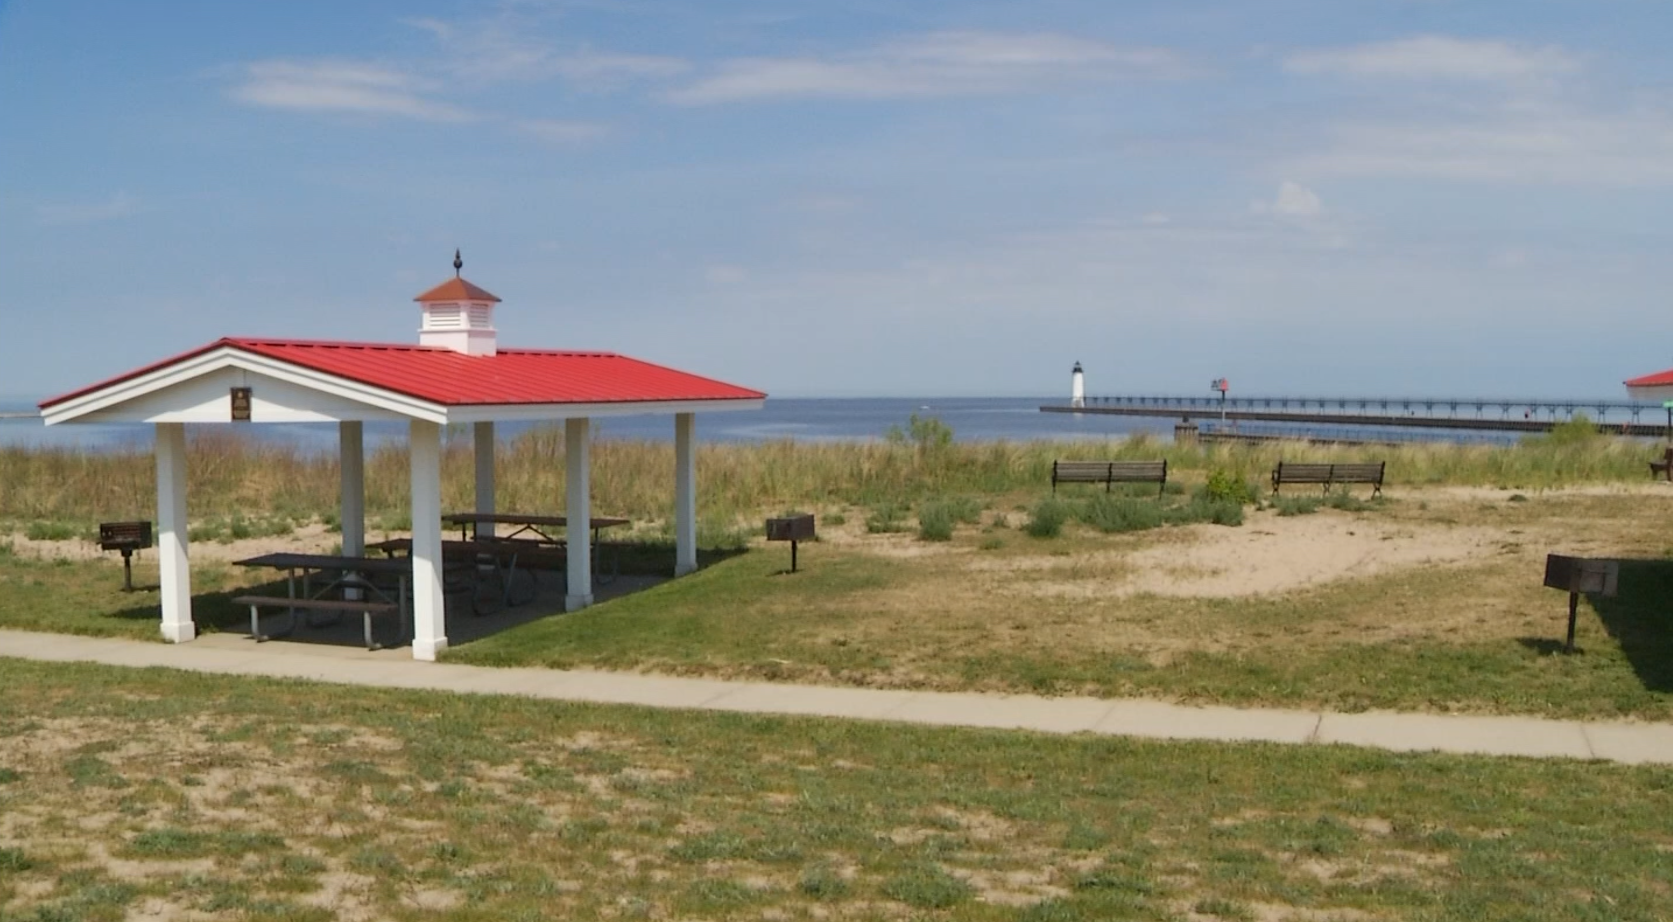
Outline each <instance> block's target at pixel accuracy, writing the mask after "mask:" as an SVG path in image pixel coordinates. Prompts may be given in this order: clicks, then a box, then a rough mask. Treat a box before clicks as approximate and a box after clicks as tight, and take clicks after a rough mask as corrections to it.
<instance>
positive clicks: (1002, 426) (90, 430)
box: [0, 397, 1173, 451]
mask: <svg viewBox="0 0 1673 922" xmlns="http://www.w3.org/2000/svg"><path fill="white" fill-rule="evenodd" d="M1061 402H1062V398H1061V397H1055V398H1054V397H965V398H956V399H954V398H907V397H884V398H865V399H837V398H809V399H801V400H793V399H784V400H780V399H770V400H768V401H767V405H766V407H765V408H764V409H761V410H756V411H743V412H736V413H699V414H697V437H698V439H699V441H705V442H764V441H772V440H777V439H794V440H796V441H798V442H824V441H840V440H851V439H880V438H883V436H884V434H885V433H887V432H888V430H889V427H891V426H899V427H901V428H902V429H905V428H906V426H907V420H908V419H909V418H910V417H911V416H912V414H914V413H916V414H918V415H919V416H933V417H936V418H937V419H939V420H941V421H942V422H943V423H945V424H947V425H948V426H950V427H952V430H953V438H954V439H956V440H958V441H993V440H997V439H1008V440H1011V441H1030V440H1036V439H1046V440H1063V441H1067V440H1075V439H1107V438H1112V437H1119V436H1123V435H1128V434H1131V433H1134V432H1153V433H1157V434H1164V435H1169V436H1171V434H1172V433H1173V420H1172V419H1165V418H1151V417H1132V416H1103V415H1071V414H1067V413H1041V412H1040V407H1041V406H1043V405H1046V404H1052V403H1061ZM33 409H34V406H33V404H31V403H29V402H28V401H11V402H9V403H7V402H0V413H4V412H7V411H13V412H17V411H25V412H26V411H30V410H33ZM232 425H233V424H231V423H228V424H226V426H225V427H223V428H229V427H231V426H232ZM534 425H543V424H537V423H500V424H499V426H498V434H499V435H500V437H501V438H506V437H510V436H513V435H515V434H517V433H518V432H522V431H525V430H527V429H529V428H530V427H531V426H534ZM544 425H552V424H544ZM594 426H595V428H596V430H597V433H598V437H600V438H606V439H609V438H617V439H656V440H667V441H672V440H673V438H674V421H673V418H672V417H670V416H638V417H634V416H630V417H622V418H615V419H608V418H607V419H600V420H595V421H594ZM237 428H239V429H240V430H241V431H244V432H248V433H249V434H250V436H251V437H252V438H258V439H264V440H272V441H277V442H286V443H290V444H295V445H300V446H303V447H306V448H317V449H319V450H321V451H326V450H335V449H336V445H337V426H336V424H334V423H325V424H295V425H245V424H240V425H238V427H237ZM188 431H190V429H188ZM404 438H406V427H405V426H404V425H403V424H400V423H368V424H367V425H366V440H367V441H368V442H370V443H374V444H375V443H376V442H378V441H381V440H387V439H404ZM151 442H152V427H151V426H149V425H143V424H138V425H135V424H121V425H66V426H51V427H48V426H46V425H44V424H43V423H42V422H41V421H40V420H39V419H24V420H17V419H13V420H3V421H0V445H35V446H68V447H80V448H86V449H91V450H101V449H113V448H126V447H133V448H143V449H147V450H149V447H150V445H151Z"/></svg>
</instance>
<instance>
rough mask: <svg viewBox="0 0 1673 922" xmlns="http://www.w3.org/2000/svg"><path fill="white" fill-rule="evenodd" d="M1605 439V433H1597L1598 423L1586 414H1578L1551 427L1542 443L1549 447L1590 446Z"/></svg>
mask: <svg viewBox="0 0 1673 922" xmlns="http://www.w3.org/2000/svg"><path fill="white" fill-rule="evenodd" d="M1602 439H1603V433H1601V432H1598V431H1597V423H1594V422H1592V418H1591V417H1590V416H1587V415H1586V414H1584V413H1576V414H1574V415H1573V416H1572V417H1570V418H1569V419H1567V420H1564V421H1563V422H1560V423H1558V424H1556V425H1555V426H1552V427H1551V431H1550V432H1548V433H1546V434H1545V436H1544V438H1543V439H1541V441H1544V442H1545V443H1547V444H1549V445H1557V446H1567V445H1590V444H1591V443H1593V442H1597V441H1600V440H1602Z"/></svg>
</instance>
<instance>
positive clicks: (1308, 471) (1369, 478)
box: [1272, 461, 1387, 496]
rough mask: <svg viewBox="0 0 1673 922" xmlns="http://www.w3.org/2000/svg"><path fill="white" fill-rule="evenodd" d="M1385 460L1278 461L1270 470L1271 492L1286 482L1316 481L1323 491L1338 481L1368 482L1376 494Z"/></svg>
mask: <svg viewBox="0 0 1673 922" xmlns="http://www.w3.org/2000/svg"><path fill="white" fill-rule="evenodd" d="M1386 463H1387V462H1384V461H1376V462H1372V463H1368V464H1308V463H1299V464H1298V463H1296V462H1293V461H1280V462H1278V467H1277V468H1275V469H1274V470H1273V471H1272V492H1273V493H1277V492H1278V488H1279V487H1281V486H1283V485H1284V484H1286V483H1317V484H1323V485H1324V491H1325V492H1326V493H1329V492H1330V488H1331V487H1332V486H1333V485H1335V484H1338V483H1368V484H1371V486H1372V490H1371V495H1372V496H1377V495H1379V494H1381V493H1382V491H1383V467H1384V465H1385V464H1386Z"/></svg>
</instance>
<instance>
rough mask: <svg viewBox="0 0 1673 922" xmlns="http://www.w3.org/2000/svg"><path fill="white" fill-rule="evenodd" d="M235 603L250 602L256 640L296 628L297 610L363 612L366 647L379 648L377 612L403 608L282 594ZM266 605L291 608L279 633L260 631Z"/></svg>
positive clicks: (243, 598)
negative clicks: (287, 621)
mask: <svg viewBox="0 0 1673 922" xmlns="http://www.w3.org/2000/svg"><path fill="white" fill-rule="evenodd" d="M232 603H233V604H234V605H248V606H250V636H251V637H253V638H254V639H255V641H256V642H257V643H260V642H262V641H264V640H268V639H270V638H273V637H285V636H288V635H289V634H291V633H292V632H293V631H295V630H296V613H297V612H299V611H309V612H315V611H323V612H329V613H331V614H335V615H339V616H340V615H343V614H345V613H349V614H352V613H354V612H360V614H361V617H362V618H363V619H364V622H365V628H366V649H368V650H376V649H378V647H379V646H381V645H380V644H379V643H378V642H377V641H376V639H374V638H373V636H372V617H373V616H374V615H391V614H394V615H398V614H400V611H401V608H400V606H399V605H396V604H395V603H394V602H374V601H371V600H369V599H362V600H348V599H293V598H290V597H289V596H279V595H241V596H238V597H236V598H234V599H233V600H232ZM263 608H283V609H285V610H286V611H289V612H290V626H289V627H287V628H286V629H285V630H284V631H282V632H280V633H277V634H263V633H262V632H261V610H262V609H263Z"/></svg>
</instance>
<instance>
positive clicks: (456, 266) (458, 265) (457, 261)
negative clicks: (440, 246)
mask: <svg viewBox="0 0 1673 922" xmlns="http://www.w3.org/2000/svg"><path fill="white" fill-rule="evenodd" d="M464 270H465V260H464V259H463V258H462V257H461V256H460V255H459V248H458V247H454V248H453V277H454V278H458V277H459V273H460V272H463V271H464Z"/></svg>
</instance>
